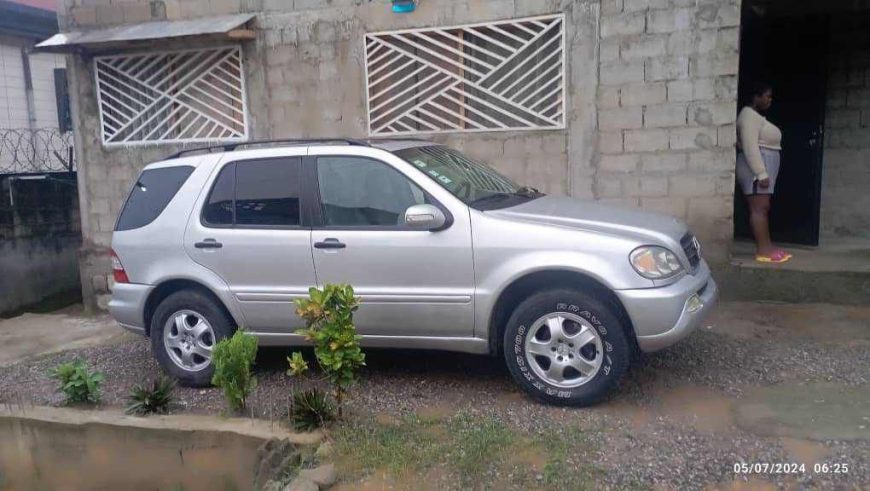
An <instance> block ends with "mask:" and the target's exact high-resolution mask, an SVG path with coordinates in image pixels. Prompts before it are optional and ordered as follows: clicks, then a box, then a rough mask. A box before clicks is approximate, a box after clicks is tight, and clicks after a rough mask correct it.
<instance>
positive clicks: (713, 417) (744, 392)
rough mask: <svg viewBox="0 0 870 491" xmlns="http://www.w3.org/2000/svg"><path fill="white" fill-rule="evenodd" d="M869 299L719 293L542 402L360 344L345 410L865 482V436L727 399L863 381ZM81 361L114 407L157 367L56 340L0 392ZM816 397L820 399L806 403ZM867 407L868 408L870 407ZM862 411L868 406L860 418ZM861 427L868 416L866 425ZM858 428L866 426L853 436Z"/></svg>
mask: <svg viewBox="0 0 870 491" xmlns="http://www.w3.org/2000/svg"><path fill="white" fill-rule="evenodd" d="M868 321H870V308H857V307H835V306H827V305H816V306H793V307H792V306H781V305H763V304H743V303H735V304H724V305H723V306H722V307H721V308H720V309H719V311H718V312H717V313H716V314H715V315H714V317H713V318H712V319H711V320H710V322H709V324H710V326H709V327H707V328H705V329H702V330H701V332H698V333H696V334H694V335H693V336H691V337H690V338H688V339H687V340H685V341H684V342H682V343H680V344H678V345H676V346H674V347H672V348H671V349H668V350H666V351H663V352H660V353H657V354H655V355H650V356H646V357H644V358H643V359H642V360H641V361H640V363H639V364H638V365H637V366H635V367H633V368H632V369H631V371H630V372H629V373H628V374H627V376H626V377H625V379H624V381H623V383H622V384H621V386H620V387H619V389H618V390H617V391H616V392H615V393H614V395H613V397H612V398H611V399H610V400H608V401H605V402H604V403H602V404H600V405H599V406H596V407H594V408H588V409H569V408H556V407H548V406H545V405H542V404H539V403H536V402H534V401H532V400H530V399H529V398H527V397H525V396H524V395H523V394H522V393H520V392H519V391H518V390H517V388H516V387H515V386H514V385H513V383H512V382H511V380H510V377H509V374H508V372H507V370H506V369H505V368H504V367H503V365H502V364H501V363H500V359H495V358H487V357H479V356H470V355H462V354H454V353H431V352H429V353H427V352H416V351H401V352H396V351H376V350H370V351H368V352H367V356H368V367H367V368H366V369H365V370H364V372H363V374H362V377H361V382H360V383H359V384H358V385H357V386H356V387H355V388H354V389H353V394H352V396H353V397H352V399H351V400H350V402H349V407H350V412H351V413H352V414H354V417H366V416H367V415H376V416H387V417H389V416H398V415H400V414H402V413H404V412H408V411H417V412H428V413H429V414H442V415H450V414H454V413H456V412H457V411H466V412H470V413H474V414H483V415H493V416H495V417H497V418H499V419H501V420H502V421H504V422H505V423H507V424H509V425H510V426H511V427H513V428H516V429H517V430H518V431H525V432H530V433H533V434H534V433H539V432H553V431H567V430H568V429H569V428H572V427H576V426H578V425H579V426H580V427H581V428H583V429H588V430H595V431H596V434H600V435H601V439H602V440H601V449H600V451H599V454H598V462H597V464H598V465H599V466H600V467H601V468H603V469H604V470H605V471H606V473H604V475H603V482H601V483H597V484H596V487H605V488H613V489H619V488H624V487H626V486H636V485H637V484H638V483H643V484H644V485H650V486H655V487H664V488H680V489H704V488H711V487H712V488H716V487H721V488H723V489H733V488H734V486H737V485H739V484H748V485H752V484H753V483H755V484H758V483H764V482H769V483H773V484H775V485H777V486H778V487H781V488H793V487H798V488H802V487H809V488H825V489H828V488H843V489H852V488H854V489H859V488H866V487H867V486H870V465H868V463H870V440H868V439H866V438H863V437H859V438H856V439H852V440H829V439H825V438H815V439H814V440H812V441H811V440H807V439H805V438H803V437H802V436H801V435H790V434H788V432H786V433H780V434H777V435H776V436H771V435H760V434H756V433H753V432H751V431H748V430H747V429H745V428H744V427H743V426H741V425H740V424H738V422H737V421H736V420H735V417H734V414H735V408H736V407H738V406H739V405H740V404H743V403H745V401H747V400H748V398H750V397H752V396H753V395H758V394H762V395H763V394H764V391H765V390H766V389H768V388H772V387H791V386H794V387H795V391H796V392H800V391H801V390H804V389H802V387H803V388H806V390H812V387H815V386H816V385H818V384H828V385H832V386H835V387H841V388H843V389H854V390H857V391H859V392H860V391H863V390H864V389H870V329H868V326H870V322H868ZM286 356H287V350H286V349H266V348H264V349H262V350H261V353H260V356H259V357H258V361H257V377H258V381H259V385H258V388H257V392H256V394H255V395H254V396H253V397H252V398H251V406H252V407H253V413H254V415H255V416H257V417H263V418H275V419H277V418H280V417H282V416H284V415H285V414H286V413H287V409H286V408H287V394H289V393H290V391H291V389H292V388H293V384H294V382H293V381H292V380H291V379H289V378H288V377H287V376H286V375H285V374H284V371H285V369H286V361H285V358H286ZM74 358H83V359H86V360H88V361H89V363H90V364H91V365H92V366H94V367H95V368H96V369H98V370H101V371H103V372H105V373H106V374H107V380H106V382H105V386H104V391H103V404H104V405H108V406H122V405H123V404H124V402H125V396H126V394H127V392H128V390H129V388H130V386H132V385H133V384H135V383H140V382H142V381H146V380H148V379H150V378H151V377H153V376H155V375H156V374H158V373H160V370H159V367H158V366H157V364H156V363H155V362H154V361H153V359H152V357H151V354H150V347H149V344H148V342H147V341H146V340H144V339H142V340H136V341H132V342H126V343H122V344H118V345H113V346H101V347H93V348H86V349H80V350H74V351H68V352H64V353H60V354H55V355H49V356H46V357H43V358H39V359H36V360H30V361H27V362H24V363H20V364H17V365H13V366H8V367H4V368H0V402H7V403H9V402H12V403H21V402H23V401H27V402H28V403H33V404H37V405H44V404H48V405H60V404H61V403H62V398H61V396H60V394H58V393H57V392H55V384H54V381H53V380H51V379H49V378H48V377H47V375H46V374H47V372H48V370H49V369H50V368H51V367H53V366H55V365H56V364H57V363H60V362H62V361H68V360H71V359H74ZM178 400H179V407H178V411H179V412H193V413H216V412H220V411H222V410H223V408H224V405H223V400H222V398H221V394H220V392H219V391H218V390H216V389H187V388H180V389H179V390H178ZM817 402H818V401H817ZM868 410H870V409H868ZM864 419H865V421H868V420H870V413H868V414H867V417H865V418H864ZM868 425H870V422H868ZM865 434H866V433H865ZM801 460H803V461H807V462H812V461H818V462H828V463H833V462H837V463H846V464H848V466H849V473H848V474H846V475H833V474H822V473H814V472H812V469H811V468H812V465H810V466H809V467H810V468H808V469H807V472H805V473H803V474H796V475H788V476H783V475H750V476H746V475H736V474H735V473H734V472H733V465H734V464H735V463H741V462H745V463H750V464H751V463H755V462H770V463H776V462H798V461H801Z"/></svg>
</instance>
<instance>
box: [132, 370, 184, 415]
mask: <svg viewBox="0 0 870 491" xmlns="http://www.w3.org/2000/svg"><path fill="white" fill-rule="evenodd" d="M174 391H175V381H174V380H172V379H170V378H168V377H158V378H156V379H155V380H154V381H153V382H152V383H151V385H150V386H147V385H136V386H134V387H133V389H131V390H130V395H129V396H128V399H129V401H130V405H129V406H127V414H136V415H138V416H145V415H148V414H166V413H167V412H169V405H170V404H172V399H173V397H174V395H173V392H174Z"/></svg>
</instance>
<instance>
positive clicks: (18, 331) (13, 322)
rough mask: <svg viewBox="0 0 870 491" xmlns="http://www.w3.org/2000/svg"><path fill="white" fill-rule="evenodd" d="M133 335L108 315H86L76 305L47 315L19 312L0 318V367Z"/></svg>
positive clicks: (108, 342)
mask: <svg viewBox="0 0 870 491" xmlns="http://www.w3.org/2000/svg"><path fill="white" fill-rule="evenodd" d="M134 338H135V335H134V334H130V333H128V332H126V331H124V330H122V329H121V328H120V327H119V326H118V324H117V323H116V322H115V321H114V320H113V319H112V318H111V317H109V316H108V315H100V316H93V317H92V316H86V315H85V314H84V311H83V310H82V307H81V306H80V305H76V306H72V307H68V308H66V309H62V310H59V311H57V312H53V313H50V314H31V313H28V314H23V315H19V316H18V317H13V318H11V319H2V320H0V366H3V365H9V364H13V363H16V362H19V361H22V360H25V359H27V358H31V357H34V356H39V355H44V354H48V353H56V352H58V351H65V350H68V349H74V348H84V347H88V346H96V345H101V344H113V343H119V342H122V341H125V340H130V339H134Z"/></svg>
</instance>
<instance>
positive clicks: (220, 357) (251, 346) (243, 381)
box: [211, 329, 257, 411]
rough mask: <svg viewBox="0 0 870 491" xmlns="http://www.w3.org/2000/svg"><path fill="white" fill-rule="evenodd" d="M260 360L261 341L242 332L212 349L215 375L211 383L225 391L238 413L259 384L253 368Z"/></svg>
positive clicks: (240, 330) (226, 397) (227, 398)
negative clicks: (259, 346) (259, 343)
mask: <svg viewBox="0 0 870 491" xmlns="http://www.w3.org/2000/svg"><path fill="white" fill-rule="evenodd" d="M256 357H257V338H255V337H254V336H248V335H247V334H245V332H244V330H242V329H239V330H237V331H236V332H235V334H233V336H232V337H230V338H227V339H222V340H221V341H220V342H218V343H217V344H216V345H215V347H214V349H213V350H212V361H213V363H214V376H213V377H212V380H211V382H212V383H213V384H214V385H215V386H217V387H220V388H222V389H223V391H224V398H225V399H226V400H227V404H229V406H230V408H231V409H232V410H234V411H240V410H242V409H244V407H245V404H246V403H247V399H248V395H249V394H250V393H251V391H252V390H253V389H254V387H255V386H256V385H257V379H256V378H254V376H253V374H252V373H251V366H252V365H253V364H254V359H255V358H256Z"/></svg>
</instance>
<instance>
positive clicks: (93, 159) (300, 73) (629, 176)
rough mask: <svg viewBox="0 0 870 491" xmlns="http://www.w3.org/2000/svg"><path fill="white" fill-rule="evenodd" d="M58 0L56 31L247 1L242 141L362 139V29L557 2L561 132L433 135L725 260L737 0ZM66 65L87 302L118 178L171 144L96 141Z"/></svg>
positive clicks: (127, 178) (81, 83)
mask: <svg viewBox="0 0 870 491" xmlns="http://www.w3.org/2000/svg"><path fill="white" fill-rule="evenodd" d="M61 1H62V2H64V5H65V10H64V12H63V14H62V15H61V25H62V30H67V29H71V28H74V27H94V26H105V25H113V24H120V23H131V22H141V21H145V20H164V19H167V20H176V19H189V18H197V17H202V16H203V13H204V12H208V14H209V15H220V14H230V13H237V12H256V13H257V14H258V16H257V19H256V25H255V29H256V30H257V33H258V35H257V39H256V40H255V41H253V42H248V43H244V44H243V46H244V57H245V60H244V61H245V67H246V69H245V71H246V86H247V91H248V101H249V105H250V107H249V112H250V115H251V125H252V128H251V129H252V136H253V137H254V138H269V137H271V138H280V137H291V136H292V137H305V136H311V137H314V136H317V137H322V136H339V135H341V136H355V137H361V136H365V134H366V114H365V92H364V90H365V88H364V86H365V84H364V80H363V73H364V71H363V55H362V47H363V44H362V39H363V35H364V34H365V33H366V32H373V31H380V30H390V29H402V28H408V27H424V26H448V25H454V24H464V23H473V22H481V21H487V20H499V19H508V18H517V17H523V16H529V15H538V14H546V13H556V12H564V13H565V15H566V36H567V39H566V42H567V45H568V48H569V52H568V56H569V61H568V74H567V78H568V81H567V83H568V102H567V103H568V108H567V111H566V114H567V128H566V129H564V130H554V131H531V132H506V133H479V134H450V135H439V136H435V137H433V139H435V140H438V141H443V142H447V143H449V144H451V145H454V146H456V147H458V148H461V149H463V150H464V151H466V152H467V153H469V154H470V155H473V156H475V157H478V158H480V159H482V160H485V161H487V162H489V163H491V164H492V165H493V166H495V167H496V168H497V169H499V170H500V171H502V172H504V173H505V174H507V175H508V176H510V177H512V178H513V179H515V180H517V181H519V182H521V183H523V184H526V185H530V186H534V187H537V188H539V189H541V190H542V191H545V192H548V193H554V194H566V195H571V196H575V197H578V198H581V199H601V200H607V201H612V202H618V203H620V204H624V205H627V206H632V207H641V208H645V209H650V210H656V211H665V212H668V213H672V214H675V215H677V216H679V217H680V218H684V219H687V220H689V222H690V225H691V226H692V227H693V228H694V229H695V230H696V231H697V232H698V235H699V236H700V237H701V239H702V240H703V241H704V242H705V246H706V247H705V250H706V255H707V257H708V258H709V259H710V260H713V261H722V260H724V258H725V257H726V256H727V252H726V251H727V247H728V244H729V243H730V230H731V223H730V217H731V199H732V196H731V190H732V189H733V158H734V157H733V150H732V152H731V153H730V155H729V154H728V153H727V152H726V151H725V150H726V149H733V147H731V145H733V134H734V119H735V106H734V101H735V100H736V95H737V93H736V76H735V75H736V73H737V27H736V26H737V19H738V16H737V12H738V0H649V1H638V0H438V1H432V0H429V1H423V2H421V5H420V8H419V9H418V11H417V12H415V13H413V14H410V15H396V14H392V13H391V12H390V10H389V2H387V1H386V0H377V1H373V2H364V1H359V0H292V1H291V0H284V1H277V0H183V1H175V0H163V1H161V0H156V1H150V2H148V1H142V0H138V1H137V0H125V1H124V2H117V1H110V0H61ZM146 6H147V8H146ZM190 45H191V42H190V41H186V42H185V43H184V46H190ZM176 46H179V44H177V43H172V42H164V43H160V45H159V48H161V49H163V48H172V47H176ZM599 57H600V63H599ZM69 63H70V66H71V68H70V70H71V80H72V92H73V113H74V115H75V116H74V117H75V118H76V127H77V129H78V132H77V135H76V136H77V139H76V146H77V148H78V149H79V155H80V156H81V161H82V162H83V165H81V170H80V173H79V176H80V179H79V186H80V191H81V196H82V197H83V198H82V216H83V230H84V245H83V248H82V254H81V255H82V258H83V259H82V284H83V291H84V296H85V298H86V299H97V298H98V297H99V298H100V301H99V303H100V304H103V303H104V302H105V300H106V295H105V294H106V293H107V292H108V288H110V287H111V281H110V277H107V275H108V273H109V272H110V270H109V260H108V248H109V246H110V240H111V230H112V225H113V224H114V220H115V217H116V216H117V213H118V210H119V208H120V206H121V204H122V203H123V199H124V197H125V195H126V193H127V190H128V189H129V186H130V183H131V182H132V180H133V177H134V176H135V175H136V174H137V173H138V172H139V170H140V169H141V167H142V166H144V165H145V164H146V163H148V162H149V161H152V160H155V159H159V158H161V157H163V156H166V155H168V154H170V153H172V152H174V151H176V150H177V148H178V147H177V146H173V145H155V146H148V147H135V148H126V149H117V148H113V149H105V148H103V147H102V146H101V144H100V140H99V131H98V128H97V124H98V118H97V107H96V100H95V95H94V87H93V72H92V71H93V66H92V59H91V58H88V57H78V56H73V57H70V59H69ZM599 82H600V85H599ZM599 130H600V135H599ZM729 138H730V142H729ZM104 285H105V286H104ZM107 287H108V288H107Z"/></svg>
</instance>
